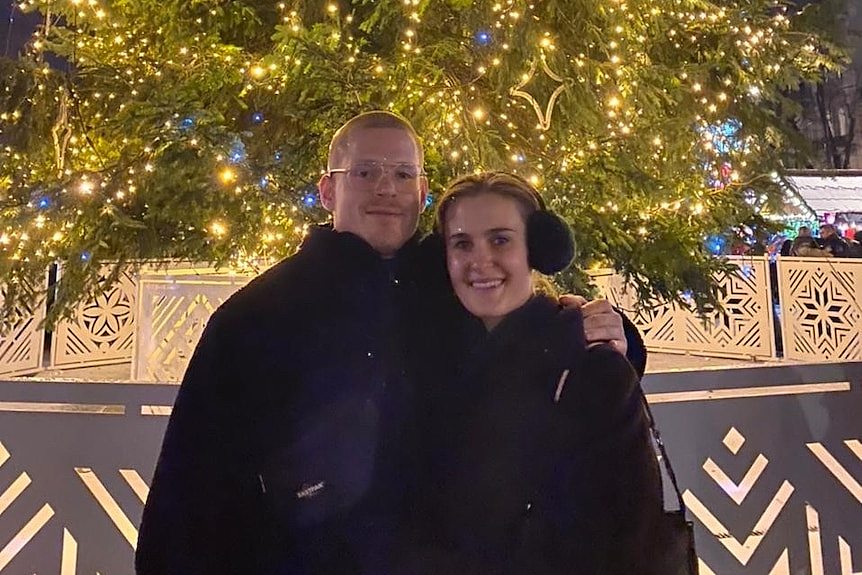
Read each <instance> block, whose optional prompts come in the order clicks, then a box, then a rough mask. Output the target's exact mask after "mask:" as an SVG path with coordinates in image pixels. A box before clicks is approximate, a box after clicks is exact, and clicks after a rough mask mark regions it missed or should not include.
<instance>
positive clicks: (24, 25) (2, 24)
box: [0, 0, 39, 58]
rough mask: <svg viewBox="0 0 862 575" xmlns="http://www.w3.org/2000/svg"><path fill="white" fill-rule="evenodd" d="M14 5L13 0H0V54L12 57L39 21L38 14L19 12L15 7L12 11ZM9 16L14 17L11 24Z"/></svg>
mask: <svg viewBox="0 0 862 575" xmlns="http://www.w3.org/2000/svg"><path fill="white" fill-rule="evenodd" d="M14 5H15V2H12V1H11V0H0V56H9V57H13V58H14V57H15V56H16V55H17V54H18V52H19V51H20V50H21V48H22V47H23V46H24V43H25V42H26V41H27V39H28V38H29V37H30V34H32V33H33V29H34V28H35V27H36V23H37V22H38V21H39V16H38V15H36V14H21V12H20V11H19V10H18V9H17V8H16V9H15V10H14V12H13V11H12V10H13V8H12V7H13V6H14ZM10 16H12V17H13V18H14V21H13V22H11V25H10V22H9V18H10ZM7 46H8V47H9V48H8V52H7V48H6V47H7Z"/></svg>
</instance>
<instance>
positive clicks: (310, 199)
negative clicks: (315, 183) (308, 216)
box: [302, 194, 317, 208]
mask: <svg viewBox="0 0 862 575" xmlns="http://www.w3.org/2000/svg"><path fill="white" fill-rule="evenodd" d="M302 203H303V204H305V205H306V206H307V207H309V208H313V207H314V206H315V204H317V196H316V195H315V194H305V197H303V198H302Z"/></svg>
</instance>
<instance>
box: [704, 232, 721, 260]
mask: <svg viewBox="0 0 862 575" xmlns="http://www.w3.org/2000/svg"><path fill="white" fill-rule="evenodd" d="M704 245H705V246H706V249H707V250H709V253H711V254H712V255H714V256H717V255H720V254H721V253H723V252H724V248H725V246H726V245H727V240H725V239H724V238H723V237H721V236H709V237H708V238H706V241H705V242H704Z"/></svg>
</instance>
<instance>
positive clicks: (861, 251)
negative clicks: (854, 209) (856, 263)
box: [847, 230, 862, 258]
mask: <svg viewBox="0 0 862 575" xmlns="http://www.w3.org/2000/svg"><path fill="white" fill-rule="evenodd" d="M847 243H848V244H849V246H850V248H849V250H848V254H847V255H848V256H849V257H851V258H862V230H856V233H854V234H853V240H852V241H849V242H847Z"/></svg>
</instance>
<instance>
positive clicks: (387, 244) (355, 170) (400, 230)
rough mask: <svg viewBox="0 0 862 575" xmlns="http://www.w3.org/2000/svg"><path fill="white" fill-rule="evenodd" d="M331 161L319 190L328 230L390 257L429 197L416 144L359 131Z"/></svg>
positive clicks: (377, 131)
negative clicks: (330, 220)
mask: <svg viewBox="0 0 862 575" xmlns="http://www.w3.org/2000/svg"><path fill="white" fill-rule="evenodd" d="M335 161H336V162H337V164H333V165H331V166H330V169H331V170H333V172H332V173H330V174H328V175H325V176H323V177H322V178H321V179H320V184H319V186H320V198H321V202H322V203H323V206H324V207H325V208H326V209H327V210H329V211H330V212H332V216H333V227H334V228H335V229H336V230H337V231H339V232H351V233H353V234H356V235H357V236H359V237H361V238H362V239H364V240H365V241H366V242H368V243H369V244H370V245H371V247H373V248H374V249H375V250H376V251H377V252H378V253H380V254H381V255H382V256H384V257H391V256H392V255H394V254H395V252H396V251H398V249H400V248H401V246H403V245H404V244H405V242H407V240H408V239H410V237H411V236H412V235H413V234H414V233H415V232H416V226H417V224H418V222H419V214H420V213H421V212H422V209H423V208H424V206H425V197H426V196H427V194H428V181H427V179H426V178H425V176H424V175H421V174H422V165H421V164H420V160H419V151H418V150H417V147H416V142H415V141H414V140H413V138H412V137H411V135H410V134H409V133H408V132H405V131H404V130H399V129H397V128H366V129H359V130H357V131H355V132H354V133H353V134H351V135H350V137H349V138H348V140H347V142H346V145H345V146H344V148H343V149H342V151H341V152H340V153H339V154H338V157H337V158H335ZM340 170H347V171H340Z"/></svg>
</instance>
